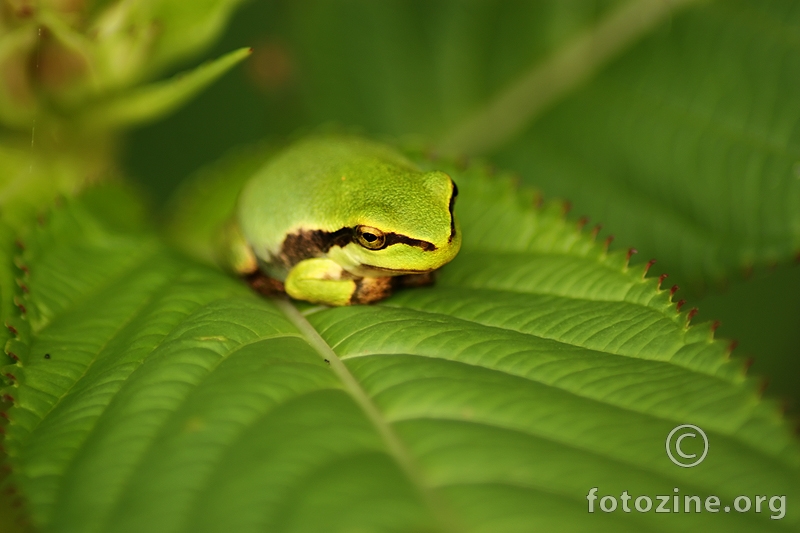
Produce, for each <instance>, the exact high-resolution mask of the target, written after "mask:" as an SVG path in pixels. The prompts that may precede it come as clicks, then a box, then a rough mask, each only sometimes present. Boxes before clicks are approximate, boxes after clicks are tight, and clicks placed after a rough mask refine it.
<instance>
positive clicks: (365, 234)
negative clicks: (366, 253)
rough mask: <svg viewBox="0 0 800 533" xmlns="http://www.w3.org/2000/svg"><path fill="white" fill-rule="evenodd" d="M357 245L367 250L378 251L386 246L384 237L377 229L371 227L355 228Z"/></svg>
mask: <svg viewBox="0 0 800 533" xmlns="http://www.w3.org/2000/svg"><path fill="white" fill-rule="evenodd" d="M356 239H358V244H360V245H361V246H363V247H364V248H367V249H369V250H380V249H381V248H383V247H384V246H386V235H384V234H383V232H382V231H381V230H379V229H378V228H373V227H371V226H358V227H356Z"/></svg>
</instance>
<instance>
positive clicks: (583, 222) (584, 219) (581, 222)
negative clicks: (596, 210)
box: [578, 216, 589, 231]
mask: <svg viewBox="0 0 800 533" xmlns="http://www.w3.org/2000/svg"><path fill="white" fill-rule="evenodd" d="M588 223H589V217H587V216H582V217H581V218H579V219H578V231H581V230H583V228H584V227H586V224H588Z"/></svg>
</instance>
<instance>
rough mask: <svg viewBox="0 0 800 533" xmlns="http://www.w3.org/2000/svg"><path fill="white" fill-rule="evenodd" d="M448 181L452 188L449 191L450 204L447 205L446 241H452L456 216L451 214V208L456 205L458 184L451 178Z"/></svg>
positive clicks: (454, 233)
mask: <svg viewBox="0 0 800 533" xmlns="http://www.w3.org/2000/svg"><path fill="white" fill-rule="evenodd" d="M450 183H452V184H453V190H452V191H451V192H450V205H449V206H448V207H447V209H448V210H449V211H450V238H449V239H447V242H453V237H455V236H456V216H455V215H454V214H453V208H454V207H455V205H456V198H457V197H458V186H457V185H456V182H455V181H453V180H452V179H451V180H450Z"/></svg>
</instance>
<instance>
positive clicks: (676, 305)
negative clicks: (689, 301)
mask: <svg viewBox="0 0 800 533" xmlns="http://www.w3.org/2000/svg"><path fill="white" fill-rule="evenodd" d="M675 287H677V285H675ZM685 303H686V300H678V303H677V304H675V310H676V311H677V312H679V313H680V312H681V307H683V305H684V304H685Z"/></svg>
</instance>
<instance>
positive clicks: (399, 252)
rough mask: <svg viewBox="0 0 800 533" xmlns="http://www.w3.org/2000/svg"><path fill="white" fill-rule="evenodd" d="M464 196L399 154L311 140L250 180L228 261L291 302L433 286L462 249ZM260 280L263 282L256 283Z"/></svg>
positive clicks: (231, 228)
mask: <svg viewBox="0 0 800 533" xmlns="http://www.w3.org/2000/svg"><path fill="white" fill-rule="evenodd" d="M457 195H458V189H457V187H456V184H455V182H453V180H452V179H451V178H450V176H448V175H447V174H445V173H444V172H439V171H431V172H424V171H422V170H420V169H419V168H418V167H417V166H416V165H415V164H414V163H412V162H411V161H410V160H409V159H407V158H406V157H404V156H403V155H402V154H400V153H398V152H397V151H396V150H394V149H393V148H391V147H389V146H386V145H383V144H380V143H377V142H373V141H369V140H366V139H361V138H357V137H312V138H308V139H305V140H303V141H300V142H298V143H296V144H294V145H292V146H290V147H289V148H287V149H286V150H284V151H283V152H281V153H279V154H278V155H277V156H276V157H275V158H273V159H271V160H270V161H269V162H268V163H266V164H265V165H264V166H263V167H262V168H261V169H260V170H259V171H257V172H256V174H255V175H254V176H253V177H252V178H250V179H249V181H248V182H247V183H246V185H245V187H244V188H243V190H242V192H241V195H240V197H239V201H238V205H237V208H236V215H235V218H234V220H233V221H232V222H231V223H230V224H229V225H228V227H227V229H226V230H225V234H226V237H225V243H226V244H225V255H226V262H227V263H228V264H229V265H230V266H232V267H233V269H234V270H235V271H237V272H238V273H240V274H242V275H249V276H250V279H251V283H254V281H255V283H254V286H256V285H258V284H259V283H260V284H261V285H262V288H263V284H264V280H265V279H266V280H267V281H268V282H269V283H274V284H275V285H276V286H277V287H278V288H280V289H283V290H285V292H286V293H287V294H288V295H289V296H291V297H292V298H295V299H299V300H307V301H309V302H314V303H320V304H326V305H349V304H355V303H370V302H374V301H378V300H380V299H383V298H385V297H387V296H389V295H390V294H391V292H392V290H393V289H394V288H396V287H398V286H408V285H420V284H425V283H429V282H431V281H432V275H431V273H432V272H433V271H434V270H436V269H438V268H439V267H441V266H442V265H444V264H445V263H447V262H448V261H450V260H451V259H453V258H454V257H455V255H456V254H457V253H458V250H459V248H460V247H461V232H460V229H459V227H458V222H457V221H456V218H455V213H454V211H453V210H454V205H455V200H456V196H457ZM259 279H260V281H258V280H259Z"/></svg>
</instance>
